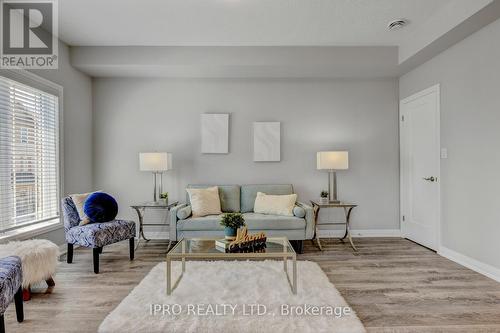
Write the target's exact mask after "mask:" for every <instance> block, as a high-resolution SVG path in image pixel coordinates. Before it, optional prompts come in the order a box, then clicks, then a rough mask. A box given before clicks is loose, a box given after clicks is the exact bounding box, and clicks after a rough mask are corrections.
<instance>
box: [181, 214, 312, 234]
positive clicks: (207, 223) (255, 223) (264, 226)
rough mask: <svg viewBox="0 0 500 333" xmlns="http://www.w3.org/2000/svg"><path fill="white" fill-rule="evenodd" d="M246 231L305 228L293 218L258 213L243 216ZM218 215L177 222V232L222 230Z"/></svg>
mask: <svg viewBox="0 0 500 333" xmlns="http://www.w3.org/2000/svg"><path fill="white" fill-rule="evenodd" d="M243 216H244V218H245V223H246V225H247V227H248V230H250V231H252V232H255V231H265V230H303V229H305V227H306V221H305V220H304V219H301V218H298V217H295V216H280V215H266V214H258V213H245V214H243ZM220 219H221V216H220V215H210V216H204V217H191V218H189V219H186V220H180V221H178V222H177V230H179V231H188V230H189V231H201V230H203V231H216V230H220V231H222V230H224V227H223V226H221V225H220Z"/></svg>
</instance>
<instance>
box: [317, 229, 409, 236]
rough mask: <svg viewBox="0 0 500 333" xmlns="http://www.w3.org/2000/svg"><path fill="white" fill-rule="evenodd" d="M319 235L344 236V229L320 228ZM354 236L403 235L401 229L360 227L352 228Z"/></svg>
mask: <svg viewBox="0 0 500 333" xmlns="http://www.w3.org/2000/svg"><path fill="white" fill-rule="evenodd" d="M318 234H319V237H320V238H321V237H342V236H344V230H326V229H323V230H321V229H320V230H319V231H318ZM351 235H352V236H353V237H401V230H399V229H371V230H370V229H358V230H351Z"/></svg>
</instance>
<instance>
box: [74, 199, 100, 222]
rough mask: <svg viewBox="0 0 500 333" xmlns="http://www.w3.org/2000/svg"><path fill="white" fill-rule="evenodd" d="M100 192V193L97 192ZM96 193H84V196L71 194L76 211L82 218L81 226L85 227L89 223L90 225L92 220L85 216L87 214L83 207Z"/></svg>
mask: <svg viewBox="0 0 500 333" xmlns="http://www.w3.org/2000/svg"><path fill="white" fill-rule="evenodd" d="M97 192H100V191H97ZM92 193H96V192H89V193H82V194H70V195H69V196H70V198H71V200H73V203H74V204H75V207H76V210H77V212H78V216H79V217H80V223H79V225H85V224H87V223H90V219H89V218H88V217H87V215H85V212H84V211H83V205H84V204H85V200H87V198H88V197H89V196H90V195H91V194H92Z"/></svg>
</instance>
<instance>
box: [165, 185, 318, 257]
mask: <svg viewBox="0 0 500 333" xmlns="http://www.w3.org/2000/svg"><path fill="white" fill-rule="evenodd" d="M209 186H215V185H188V188H206V187H209ZM217 186H218V187H219V197H220V200H221V209H222V212H223V213H226V212H241V213H243V215H244V217H245V222H246V225H247V227H248V230H249V231H250V232H252V233H254V232H258V231H264V232H265V233H266V235H267V236H268V237H273V236H274V237H278V236H286V237H288V239H289V240H290V241H291V243H292V245H294V248H295V249H296V250H297V251H298V252H302V246H303V242H302V241H303V240H306V239H311V238H312V237H313V233H314V217H313V209H312V207H311V206H309V205H306V204H304V203H300V202H297V203H296V207H295V209H294V213H296V215H298V216H295V215H294V216H280V215H267V214H257V213H254V211H253V208H254V203H255V197H256V196H257V192H263V193H266V194H274V195H281V194H293V193H294V192H293V186H292V185H290V184H284V185H241V186H240V185H217ZM188 206H189V196H188V195H187V193H186V203H185V204H180V205H178V206H176V207H174V208H173V209H172V210H171V214H170V216H171V221H170V240H172V241H177V240H180V239H182V238H196V237H223V236H224V227H222V226H221V225H220V216H219V215H209V216H204V217H195V218H193V217H192V216H191V215H190V214H189V212H190V209H189V208H187V209H186V207H188ZM298 207H300V208H298ZM186 212H187V213H186Z"/></svg>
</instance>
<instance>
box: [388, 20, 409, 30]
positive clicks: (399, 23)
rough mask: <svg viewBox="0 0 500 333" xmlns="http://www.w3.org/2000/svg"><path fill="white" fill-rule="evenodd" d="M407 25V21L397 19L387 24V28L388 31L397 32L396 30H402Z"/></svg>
mask: <svg viewBox="0 0 500 333" xmlns="http://www.w3.org/2000/svg"><path fill="white" fill-rule="evenodd" d="M407 24H408V21H407V20H405V19H397V20H394V21H391V22H389V24H388V25H387V28H388V29H389V30H398V29H401V28H403V27H404V26H406V25H407Z"/></svg>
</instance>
